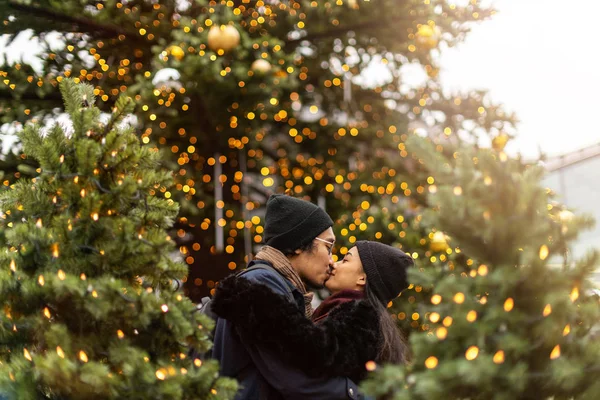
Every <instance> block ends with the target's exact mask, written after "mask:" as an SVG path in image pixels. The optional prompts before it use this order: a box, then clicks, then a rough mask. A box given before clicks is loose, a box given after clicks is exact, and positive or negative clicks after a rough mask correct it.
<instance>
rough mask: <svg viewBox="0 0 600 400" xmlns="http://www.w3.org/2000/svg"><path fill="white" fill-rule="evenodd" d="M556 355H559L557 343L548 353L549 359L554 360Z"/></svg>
mask: <svg viewBox="0 0 600 400" xmlns="http://www.w3.org/2000/svg"><path fill="white" fill-rule="evenodd" d="M558 357H560V346H559V345H558V344H557V345H556V346H554V348H553V349H552V352H551V353H550V359H551V360H556V359H557V358H558Z"/></svg>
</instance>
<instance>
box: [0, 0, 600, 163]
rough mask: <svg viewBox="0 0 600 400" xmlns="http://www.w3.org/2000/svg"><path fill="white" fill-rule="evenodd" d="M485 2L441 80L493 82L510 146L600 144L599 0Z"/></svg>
mask: <svg viewBox="0 0 600 400" xmlns="http://www.w3.org/2000/svg"><path fill="white" fill-rule="evenodd" d="M466 1H467V0H456V2H457V3H464V2H466ZM485 1H486V2H488V3H489V2H491V3H492V4H494V5H495V7H496V9H497V10H498V13H497V14H496V15H495V16H494V17H493V18H492V19H491V20H488V21H485V22H483V23H481V24H478V25H475V26H474V27H473V29H472V32H471V33H470V34H469V35H468V36H467V39H466V41H465V42H464V43H461V44H460V45H458V46H457V47H455V48H452V49H445V50H443V51H442V53H441V59H440V64H441V66H442V69H441V72H440V79H441V82H442V84H443V85H444V87H446V88H449V89H456V90H461V89H462V90H465V89H475V88H477V89H488V90H489V92H490V95H491V99H492V100H493V101H494V102H496V103H502V104H503V105H504V107H505V108H506V109H507V110H508V111H514V112H515V113H516V114H517V116H518V118H519V120H520V121H521V122H520V123H519V125H518V126H517V138H516V139H515V140H514V141H512V142H511V143H509V144H508V146H507V148H506V151H507V152H509V153H516V152H519V153H521V154H523V155H524V156H525V157H526V158H537V156H538V155H539V150H540V149H541V150H542V152H543V153H545V154H547V155H549V156H554V155H560V154H565V153H567V152H570V151H574V150H579V149H581V148H584V147H586V146H590V145H593V144H596V143H599V142H600V127H598V125H597V121H596V119H597V116H598V115H599V114H600V99H599V98H598V96H599V95H600V66H599V65H598V64H597V63H596V62H597V61H600V46H598V43H597V41H596V40H595V38H596V37H597V35H598V28H597V27H596V25H595V24H593V23H590V19H591V18H592V17H593V16H596V15H600V0H576V1H575V0H572V1H565V0H485ZM587 17H589V18H587ZM27 39H28V38H27V36H23V37H21V38H19V40H18V41H17V43H15V44H14V46H11V47H12V49H9V51H8V54H9V57H10V58H12V57H11V56H15V55H16V53H21V52H22V54H23V56H24V59H25V60H28V61H33V62H34V63H35V59H34V57H35V56H33V55H32V54H31V45H29V46H28V45H27V44H28V40H27ZM3 47H4V46H3V44H2V40H0V51H1V50H2V49H3ZM18 49H21V51H18ZM26 49H29V51H27V50H26ZM23 50H25V51H23ZM421 74H422V72H421Z"/></svg>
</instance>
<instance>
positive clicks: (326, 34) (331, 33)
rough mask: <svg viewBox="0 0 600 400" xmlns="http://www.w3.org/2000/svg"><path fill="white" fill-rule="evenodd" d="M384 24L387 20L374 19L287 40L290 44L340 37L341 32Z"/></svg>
mask: <svg viewBox="0 0 600 400" xmlns="http://www.w3.org/2000/svg"><path fill="white" fill-rule="evenodd" d="M382 22H383V23H382ZM382 25H385V21H380V20H373V21H368V22H361V23H358V24H355V25H350V26H339V27H336V28H333V29H329V30H326V31H317V32H308V33H307V34H306V35H305V36H303V37H301V38H298V39H290V40H286V43H288V44H296V43H300V42H303V41H305V40H307V41H309V42H310V41H314V40H318V39H326V38H331V37H339V36H340V35H341V34H343V33H346V32H350V31H365V30H371V29H376V28H380V27H381V26H382Z"/></svg>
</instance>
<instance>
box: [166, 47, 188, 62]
mask: <svg viewBox="0 0 600 400" xmlns="http://www.w3.org/2000/svg"><path fill="white" fill-rule="evenodd" d="M167 54H169V55H171V56H173V57H175V59H177V61H181V60H182V59H183V57H184V56H185V52H184V51H183V49H182V48H181V47H179V46H175V45H173V46H169V47H168V48H167Z"/></svg>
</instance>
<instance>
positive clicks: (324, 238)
mask: <svg viewBox="0 0 600 400" xmlns="http://www.w3.org/2000/svg"><path fill="white" fill-rule="evenodd" d="M334 243H335V234H334V233H333V229H332V228H327V229H326V230H325V231H323V232H321V234H320V235H319V236H317V237H316V238H315V239H314V240H313V248H312V251H311V250H305V251H299V253H297V254H296V255H294V256H293V257H292V258H291V259H290V261H291V263H292V267H293V268H294V269H295V270H296V271H297V272H298V275H300V278H302V280H304V281H305V282H308V283H310V284H311V285H313V286H315V287H323V284H324V283H325V280H326V279H327V278H328V277H329V268H330V267H331V266H332V265H333V259H332V250H333V244H334Z"/></svg>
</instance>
